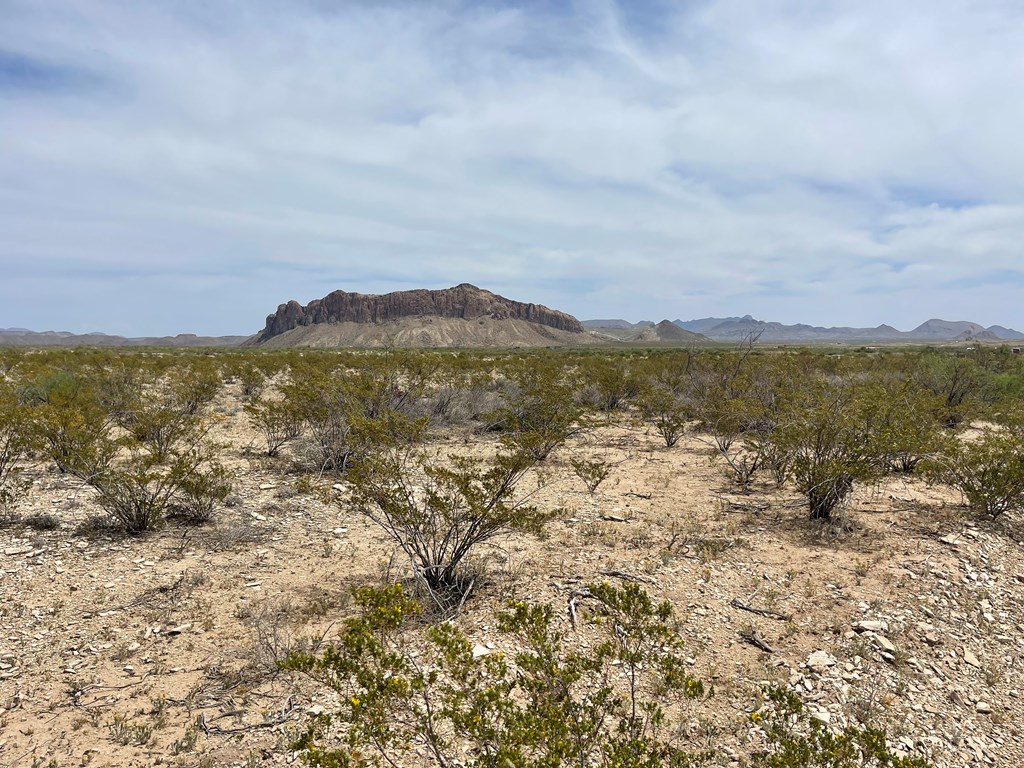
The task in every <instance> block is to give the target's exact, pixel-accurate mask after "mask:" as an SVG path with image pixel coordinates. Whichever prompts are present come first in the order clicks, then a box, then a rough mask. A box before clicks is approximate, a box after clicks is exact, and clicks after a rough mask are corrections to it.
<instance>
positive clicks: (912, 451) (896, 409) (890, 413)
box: [873, 381, 947, 473]
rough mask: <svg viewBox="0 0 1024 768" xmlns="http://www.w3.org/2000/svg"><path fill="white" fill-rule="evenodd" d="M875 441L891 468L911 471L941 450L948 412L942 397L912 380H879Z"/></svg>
mask: <svg viewBox="0 0 1024 768" xmlns="http://www.w3.org/2000/svg"><path fill="white" fill-rule="evenodd" d="M878 384H879V385H880V386H879V387H878V397H877V401H876V404H877V410H876V413H875V416H874V426H873V429H874V441H875V444H876V446H877V448H878V452H879V454H880V458H881V460H882V461H884V462H885V463H886V465H887V466H888V468H889V469H890V470H891V471H893V472H900V473H910V472H913V471H914V470H915V469H916V468H917V466H918V464H920V462H921V461H922V460H924V459H926V458H927V457H929V456H931V455H933V454H935V453H937V452H938V451H940V450H941V448H942V445H943V442H944V436H943V435H942V434H941V433H942V425H943V423H944V422H946V420H947V418H946V417H947V412H946V410H945V407H944V403H943V401H942V400H941V398H939V397H937V396H935V395H934V394H933V393H931V392H928V391H925V390H922V389H919V388H918V387H916V386H915V385H914V384H913V383H911V382H903V383H896V382H892V381H880V382H878Z"/></svg>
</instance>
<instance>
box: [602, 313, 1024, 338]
mask: <svg viewBox="0 0 1024 768" xmlns="http://www.w3.org/2000/svg"><path fill="white" fill-rule="evenodd" d="M597 322H605V321H593V320H585V321H583V324H584V325H585V326H586V327H588V328H591V329H599V328H600V326H597V325H595V323H597ZM614 322H616V323H619V325H616V326H610V327H612V328H630V327H639V326H640V325H641V323H635V324H634V323H629V322H628V321H626V320H617V321H614ZM642 322H643V321H642ZM672 322H673V323H674V324H675V325H676V326H678V327H680V328H683V329H685V330H688V331H691V332H693V333H699V334H702V335H704V336H707V337H708V338H710V339H712V340H714V341H741V340H743V339H745V338H748V337H749V336H750V335H751V334H759V339H760V340H761V341H771V342H813V341H821V342H843V341H856V342H871V341H891V342H898V341H907V342H928V341H936V342H938V341H1017V340H1022V339H1024V333H1022V332H1020V331H1017V330H1015V329H1013V328H1007V327H1005V326H1001V325H993V326H989V327H988V328H985V327H984V326H982V325H980V324H978V323H974V322H970V321H967V320H941V319H939V318H931V319H929V320H926V321H925V322H923V323H921V324H920V325H918V326H917V327H916V328H914V329H913V330H910V331H900V330H898V329H896V328H894V327H893V326H891V325H887V324H882V325H878V326H875V327H874V328H856V327H848V326H837V327H822V326H814V325H807V324H805V323H794V324H791V325H786V324H784V323H779V322H774V321H765V320H758V319H756V318H754V317H752V316H751V315H743V316H742V317H738V316H737V317H705V318H699V319H695V320H685V321H684V320H678V319H677V320H673V321H672Z"/></svg>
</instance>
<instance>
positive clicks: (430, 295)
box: [252, 283, 584, 346]
mask: <svg viewBox="0 0 1024 768" xmlns="http://www.w3.org/2000/svg"><path fill="white" fill-rule="evenodd" d="M446 318H447V319H451V320H460V321H487V322H488V323H490V322H491V321H496V323H497V324H499V325H500V324H502V323H504V322H506V321H507V322H508V324H509V326H510V327H512V326H515V327H519V328H522V325H523V324H524V323H528V324H530V326H531V327H533V328H535V329H536V330H538V331H540V332H541V333H542V334H544V335H547V334H546V333H544V332H545V331H546V329H551V330H553V331H555V332H558V334H557V335H558V336H561V335H562V334H579V335H580V336H583V334H584V329H583V325H582V324H581V323H580V322H579V320H577V319H576V318H575V317H573V316H572V315H568V314H566V313H564V312H559V311H557V310H553V309H548V308H547V307H545V306H542V305H540V304H527V303H524V302H520V301H513V300H511V299H506V298H505V297H503V296H498V295H497V294H494V293H491V292H490V291H485V290H483V289H481V288H477V287H476V286H474V285H470V284H468V283H463V284H461V285H457V286H455V287H454V288H446V289H443V290H437V291H431V290H425V289H419V290H412V291H395V292H393V293H385V294H365V293H349V292H347V291H334V292H333V293H329V294H328V295H327V296H324V297H323V298H322V299H315V300H313V301H311V302H309V303H308V304H306V305H305V306H302V305H301V304H299V303H298V302H297V301H289V302H288V303H287V304H282V305H280V306H279V307H278V308H277V311H276V312H275V313H274V314H272V315H269V316H268V317H267V324H266V327H264V329H263V330H262V331H260V332H259V333H258V334H257V335H256V336H255V337H254V338H253V340H252V343H255V344H263V343H266V342H268V341H270V340H271V339H275V338H277V337H280V336H282V335H283V334H288V333H289V332H290V331H295V330H296V329H302V328H306V327H309V326H322V325H341V324H350V323H355V324H360V325H363V326H366V325H381V324H391V323H402V322H403V321H407V320H409V319H413V320H419V321H424V322H426V321H430V322H432V321H433V320H435V319H446ZM406 325H407V324H406ZM552 340H554V337H552ZM456 342H457V340H456ZM471 345H472V344H471ZM430 346H433V344H430Z"/></svg>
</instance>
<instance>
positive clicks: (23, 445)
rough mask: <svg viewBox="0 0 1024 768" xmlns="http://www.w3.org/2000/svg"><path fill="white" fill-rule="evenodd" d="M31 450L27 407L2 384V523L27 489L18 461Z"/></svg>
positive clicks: (0, 474) (10, 389)
mask: <svg viewBox="0 0 1024 768" xmlns="http://www.w3.org/2000/svg"><path fill="white" fill-rule="evenodd" d="M28 449H29V445H28V429H27V421H26V408H25V407H24V406H23V405H22V404H21V403H19V402H18V396H17V393H16V392H15V391H14V390H13V388H12V387H10V386H9V385H7V384H6V383H5V382H2V381H0V522H3V521H4V520H5V519H7V518H8V516H9V515H12V514H13V512H12V510H13V507H14V504H15V502H16V501H17V500H18V498H19V497H20V496H21V495H22V493H23V492H24V490H25V485H24V484H23V483H22V482H21V481H20V478H19V475H20V473H21V467H20V466H18V462H19V461H21V459H22V458H23V457H24V456H25V455H26V453H27V452H28Z"/></svg>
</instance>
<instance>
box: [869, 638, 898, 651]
mask: <svg viewBox="0 0 1024 768" xmlns="http://www.w3.org/2000/svg"><path fill="white" fill-rule="evenodd" d="M874 642H875V645H876V646H877V647H878V648H879V650H882V651H885V652H886V653H895V652H896V646H895V645H893V643H892V640H890V639H889V638H887V637H886V636H885V635H875V637H874Z"/></svg>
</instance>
